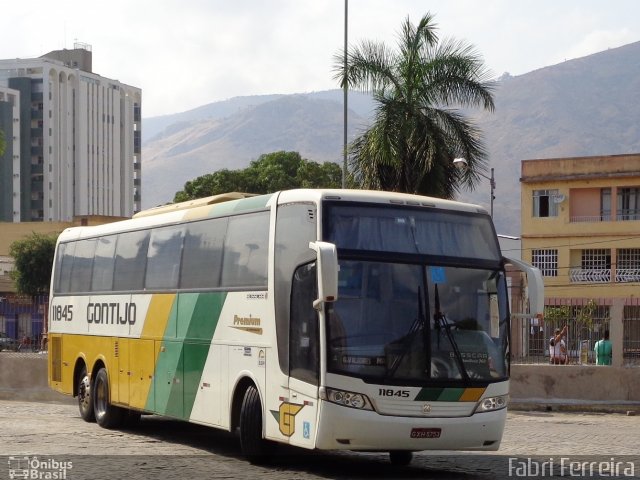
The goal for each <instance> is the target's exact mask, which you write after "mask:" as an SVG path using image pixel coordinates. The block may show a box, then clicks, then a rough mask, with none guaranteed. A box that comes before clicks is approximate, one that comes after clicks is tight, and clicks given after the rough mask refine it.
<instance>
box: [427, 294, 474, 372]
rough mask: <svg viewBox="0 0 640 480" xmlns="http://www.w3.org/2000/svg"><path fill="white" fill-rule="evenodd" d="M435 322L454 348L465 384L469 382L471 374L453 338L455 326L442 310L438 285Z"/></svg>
mask: <svg viewBox="0 0 640 480" xmlns="http://www.w3.org/2000/svg"><path fill="white" fill-rule="evenodd" d="M433 321H434V323H435V327H436V328H440V327H442V328H443V329H444V333H445V335H446V336H447V338H448V339H449V343H450V344H451V348H453V353H454V355H455V357H456V363H457V364H458V369H459V370H460V374H461V375H462V378H463V379H464V380H465V382H468V381H469V373H467V369H466V368H465V366H464V361H463V360H462V355H461V354H460V349H459V348H458V342H456V340H455V338H453V334H452V333H451V327H452V326H453V325H452V324H450V323H449V320H447V316H446V315H445V314H444V313H442V311H441V310H440V295H439V294H438V285H437V284H436V286H435V312H434V314H433ZM438 342H440V335H438ZM438 346H439V345H438Z"/></svg>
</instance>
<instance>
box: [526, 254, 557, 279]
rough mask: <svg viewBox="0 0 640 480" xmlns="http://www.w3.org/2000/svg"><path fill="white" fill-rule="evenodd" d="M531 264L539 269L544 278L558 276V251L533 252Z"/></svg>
mask: <svg viewBox="0 0 640 480" xmlns="http://www.w3.org/2000/svg"><path fill="white" fill-rule="evenodd" d="M531 264H532V265H533V266H534V267H536V268H539V269H540V271H541V272H542V275H543V276H545V277H557V276H558V250H556V249H551V250H533V252H532V253H531Z"/></svg>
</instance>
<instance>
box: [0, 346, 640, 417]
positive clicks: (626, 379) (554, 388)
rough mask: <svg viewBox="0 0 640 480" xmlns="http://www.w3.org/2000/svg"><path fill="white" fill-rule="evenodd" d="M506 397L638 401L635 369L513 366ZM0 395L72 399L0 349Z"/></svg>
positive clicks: (42, 363)
mask: <svg viewBox="0 0 640 480" xmlns="http://www.w3.org/2000/svg"><path fill="white" fill-rule="evenodd" d="M511 397H512V399H513V400H514V401H518V400H531V399H535V400H545V399H547V400H553V401H556V402H558V401H562V400H569V401H575V400H581V401H597V402H609V403H612V404H615V403H617V402H640V368H623V367H604V366H601V367H598V366H581V365H512V366H511ZM0 399H2V400H33V401H43V400H44V401H64V402H73V401H74V400H75V399H73V398H72V397H70V396H67V395H62V394H60V393H57V392H54V391H53V390H51V389H49V387H48V385H47V355H43V354H38V353H32V354H29V353H27V354H23V353H13V352H2V353H0Z"/></svg>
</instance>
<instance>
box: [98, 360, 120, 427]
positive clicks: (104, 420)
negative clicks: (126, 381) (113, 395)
mask: <svg viewBox="0 0 640 480" xmlns="http://www.w3.org/2000/svg"><path fill="white" fill-rule="evenodd" d="M93 410H94V413H95V415H96V422H98V425H100V426H101V427H103V428H110V429H111V428H118V427H119V426H120V425H122V421H123V420H124V410H123V409H122V408H119V407H116V406H114V405H112V404H111V402H110V401H109V376H108V375H107V370H106V369H104V368H101V369H100V370H98V374H97V375H96V377H95V380H94V381H93Z"/></svg>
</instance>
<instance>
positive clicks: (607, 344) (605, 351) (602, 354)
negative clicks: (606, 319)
mask: <svg viewBox="0 0 640 480" xmlns="http://www.w3.org/2000/svg"><path fill="white" fill-rule="evenodd" d="M612 350H613V347H612V345H611V341H610V340H609V330H605V331H604V338H603V339H602V340H600V341H598V342H596V346H595V348H594V349H593V351H594V352H596V365H611V353H612Z"/></svg>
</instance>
